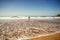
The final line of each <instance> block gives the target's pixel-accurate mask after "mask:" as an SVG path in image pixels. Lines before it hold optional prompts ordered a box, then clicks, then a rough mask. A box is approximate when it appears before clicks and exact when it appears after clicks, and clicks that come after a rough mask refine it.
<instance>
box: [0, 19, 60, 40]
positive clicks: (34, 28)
mask: <svg viewBox="0 0 60 40" xmlns="http://www.w3.org/2000/svg"><path fill="white" fill-rule="evenodd" d="M58 31H60V19H46V20H36V19H31V20H30V21H29V20H26V19H18V20H17V19H13V20H12V19H0V40H17V39H18V38H28V39H29V38H32V37H37V36H39V35H44V34H51V33H54V32H58ZM59 37H60V33H58V34H55V35H51V36H47V37H38V38H32V39H29V40H40V39H41V40H49V39H53V40H55V38H56V40H59ZM22 40H23V39H22ZM24 40H25V39H24Z"/></svg>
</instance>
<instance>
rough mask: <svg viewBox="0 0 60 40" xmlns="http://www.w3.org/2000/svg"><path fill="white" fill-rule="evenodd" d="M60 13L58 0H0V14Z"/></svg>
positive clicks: (44, 14)
mask: <svg viewBox="0 0 60 40" xmlns="http://www.w3.org/2000/svg"><path fill="white" fill-rule="evenodd" d="M56 14H60V0H0V16H52V15H56Z"/></svg>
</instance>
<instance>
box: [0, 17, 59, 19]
mask: <svg viewBox="0 0 60 40" xmlns="http://www.w3.org/2000/svg"><path fill="white" fill-rule="evenodd" d="M58 18H60V17H30V19H58ZM0 19H28V17H0Z"/></svg>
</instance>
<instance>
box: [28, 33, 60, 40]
mask: <svg viewBox="0 0 60 40" xmlns="http://www.w3.org/2000/svg"><path fill="white" fill-rule="evenodd" d="M27 40H60V33H56V34H53V35H48V36H42V37H36V38H31V39H27Z"/></svg>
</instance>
